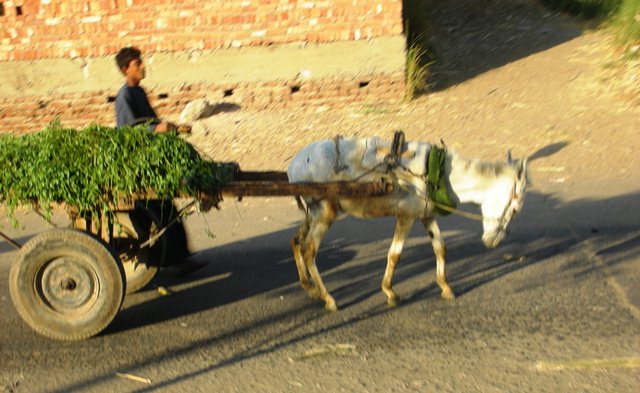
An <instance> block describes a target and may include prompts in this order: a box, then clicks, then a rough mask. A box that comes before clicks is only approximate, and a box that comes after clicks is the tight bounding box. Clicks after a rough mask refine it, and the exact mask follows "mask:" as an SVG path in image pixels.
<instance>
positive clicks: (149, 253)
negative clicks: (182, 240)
mask: <svg viewBox="0 0 640 393" xmlns="http://www.w3.org/2000/svg"><path fill="white" fill-rule="evenodd" d="M116 220H117V221H118V224H116V225H114V229H113V235H112V241H111V247H112V248H113V250H114V252H115V253H116V255H117V256H118V258H119V260H120V263H121V264H122V268H123V269H124V272H125V276H126V277H127V294H129V293H134V292H137V291H139V290H140V289H142V288H144V287H145V286H147V284H149V283H150V282H151V280H153V278H154V277H155V275H156V273H157V272H158V270H159V269H160V267H161V266H163V265H164V262H165V258H166V253H167V238H166V236H161V237H160V238H159V239H158V240H157V241H156V243H155V244H154V245H152V246H151V247H145V248H142V249H140V248H137V249H136V250H135V253H134V254H133V255H131V254H129V253H126V250H127V248H128V247H130V246H133V247H134V248H136V247H137V246H139V245H140V244H141V243H142V242H144V241H146V240H147V239H149V234H150V233H153V232H154V231H155V230H156V228H157V227H158V226H159V223H160V221H159V220H158V219H154V217H152V216H151V215H150V214H149V213H148V212H144V211H141V210H139V209H137V210H135V211H132V212H117V213H116ZM136 241H137V242H138V244H137V245H133V244H131V242H136Z"/></svg>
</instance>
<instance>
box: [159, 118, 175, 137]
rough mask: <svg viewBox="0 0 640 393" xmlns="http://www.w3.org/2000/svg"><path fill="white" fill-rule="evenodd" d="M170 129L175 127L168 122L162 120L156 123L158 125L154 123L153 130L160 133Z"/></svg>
mask: <svg viewBox="0 0 640 393" xmlns="http://www.w3.org/2000/svg"><path fill="white" fill-rule="evenodd" d="M172 129H175V125H173V124H171V123H169V122H166V121H163V122H161V123H158V125H156V128H155V132H157V133H160V134H162V133H165V132H167V131H169V130H172Z"/></svg>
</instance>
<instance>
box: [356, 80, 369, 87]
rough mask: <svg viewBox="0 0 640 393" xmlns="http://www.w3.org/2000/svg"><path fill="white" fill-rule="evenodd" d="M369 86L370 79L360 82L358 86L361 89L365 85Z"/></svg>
mask: <svg viewBox="0 0 640 393" xmlns="http://www.w3.org/2000/svg"><path fill="white" fill-rule="evenodd" d="M367 86H369V81H363V82H360V83H358V87H359V88H361V89H362V88H363V87H367Z"/></svg>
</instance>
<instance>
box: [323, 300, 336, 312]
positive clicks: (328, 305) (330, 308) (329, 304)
mask: <svg viewBox="0 0 640 393" xmlns="http://www.w3.org/2000/svg"><path fill="white" fill-rule="evenodd" d="M324 308H325V309H326V310H327V311H331V312H336V311H338V306H337V305H336V302H335V300H333V299H332V300H331V301H327V302H326V303H325V304H324Z"/></svg>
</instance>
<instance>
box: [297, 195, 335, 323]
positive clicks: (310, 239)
mask: <svg viewBox="0 0 640 393" xmlns="http://www.w3.org/2000/svg"><path fill="white" fill-rule="evenodd" d="M337 213H338V204H337V202H335V201H329V200H326V199H325V200H322V201H320V202H319V203H318V204H317V205H315V206H314V207H313V208H312V209H310V210H309V216H310V217H311V220H310V222H309V232H308V234H307V236H306V239H305V240H304V242H303V243H302V247H301V253H302V259H303V260H304V263H305V264H306V267H307V270H308V272H309V274H310V275H311V278H312V279H313V282H314V283H315V285H316V288H317V290H318V297H319V298H320V299H321V300H324V303H325V308H326V309H327V310H329V311H337V310H338V307H337V306H336V301H335V300H334V299H333V297H332V296H331V295H330V294H329V291H327V288H326V287H325V286H324V283H323V282H322V278H321V277H320V272H318V267H317V266H316V255H317V252H318V247H320V242H321V241H322V238H323V237H324V235H325V234H326V233H327V231H328V230H329V227H330V226H331V224H332V223H333V221H334V220H335V218H336V215H337Z"/></svg>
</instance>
